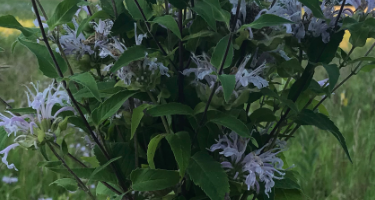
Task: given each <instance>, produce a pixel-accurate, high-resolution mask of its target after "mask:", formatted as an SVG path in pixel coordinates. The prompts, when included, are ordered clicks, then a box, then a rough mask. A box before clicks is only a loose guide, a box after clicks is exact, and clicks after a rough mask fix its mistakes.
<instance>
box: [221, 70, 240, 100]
mask: <svg viewBox="0 0 375 200" xmlns="http://www.w3.org/2000/svg"><path fill="white" fill-rule="evenodd" d="M218 78H219V80H220V82H221V85H222V86H223V91H224V99H225V101H226V102H228V101H229V99H230V96H231V95H232V93H233V90H234V87H235V86H236V77H235V75H227V74H222V75H219V76H218Z"/></svg>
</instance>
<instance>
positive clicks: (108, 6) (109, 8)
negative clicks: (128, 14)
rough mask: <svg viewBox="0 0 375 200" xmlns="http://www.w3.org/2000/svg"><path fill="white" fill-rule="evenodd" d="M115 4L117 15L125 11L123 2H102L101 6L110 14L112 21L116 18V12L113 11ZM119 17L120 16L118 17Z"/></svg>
mask: <svg viewBox="0 0 375 200" xmlns="http://www.w3.org/2000/svg"><path fill="white" fill-rule="evenodd" d="M112 2H115V6H116V10H117V15H118V14H120V13H123V12H124V11H125V5H124V1H123V0H100V5H101V7H102V8H103V10H104V11H105V12H106V13H108V14H109V15H110V16H111V18H112V19H114V18H116V16H115V14H116V13H115V11H114V10H113V4H112ZM117 17H118V16H117Z"/></svg>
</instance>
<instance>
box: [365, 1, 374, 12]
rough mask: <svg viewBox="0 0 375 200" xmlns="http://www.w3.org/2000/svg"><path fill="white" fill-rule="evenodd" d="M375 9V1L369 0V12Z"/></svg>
mask: <svg viewBox="0 0 375 200" xmlns="http://www.w3.org/2000/svg"><path fill="white" fill-rule="evenodd" d="M374 9H375V1H374V0H367V13H370V12H372V11H373V10H374Z"/></svg>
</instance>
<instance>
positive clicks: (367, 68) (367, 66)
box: [360, 64, 375, 72]
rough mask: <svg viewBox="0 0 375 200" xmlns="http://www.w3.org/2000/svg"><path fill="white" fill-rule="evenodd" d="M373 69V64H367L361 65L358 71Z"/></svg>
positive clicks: (374, 66)
mask: <svg viewBox="0 0 375 200" xmlns="http://www.w3.org/2000/svg"><path fill="white" fill-rule="evenodd" d="M373 69H375V64H369V65H365V66H363V67H362V68H361V70H360V71H363V72H371V71H372V70H373Z"/></svg>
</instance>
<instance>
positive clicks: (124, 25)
mask: <svg viewBox="0 0 375 200" xmlns="http://www.w3.org/2000/svg"><path fill="white" fill-rule="evenodd" d="M134 22H135V21H134V20H133V18H132V17H131V16H130V14H129V12H128V11H125V12H123V13H121V14H120V15H119V16H118V17H117V19H116V21H115V23H114V24H113V26H112V29H111V32H112V34H114V35H118V34H122V33H126V32H127V31H131V30H133V29H134Z"/></svg>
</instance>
